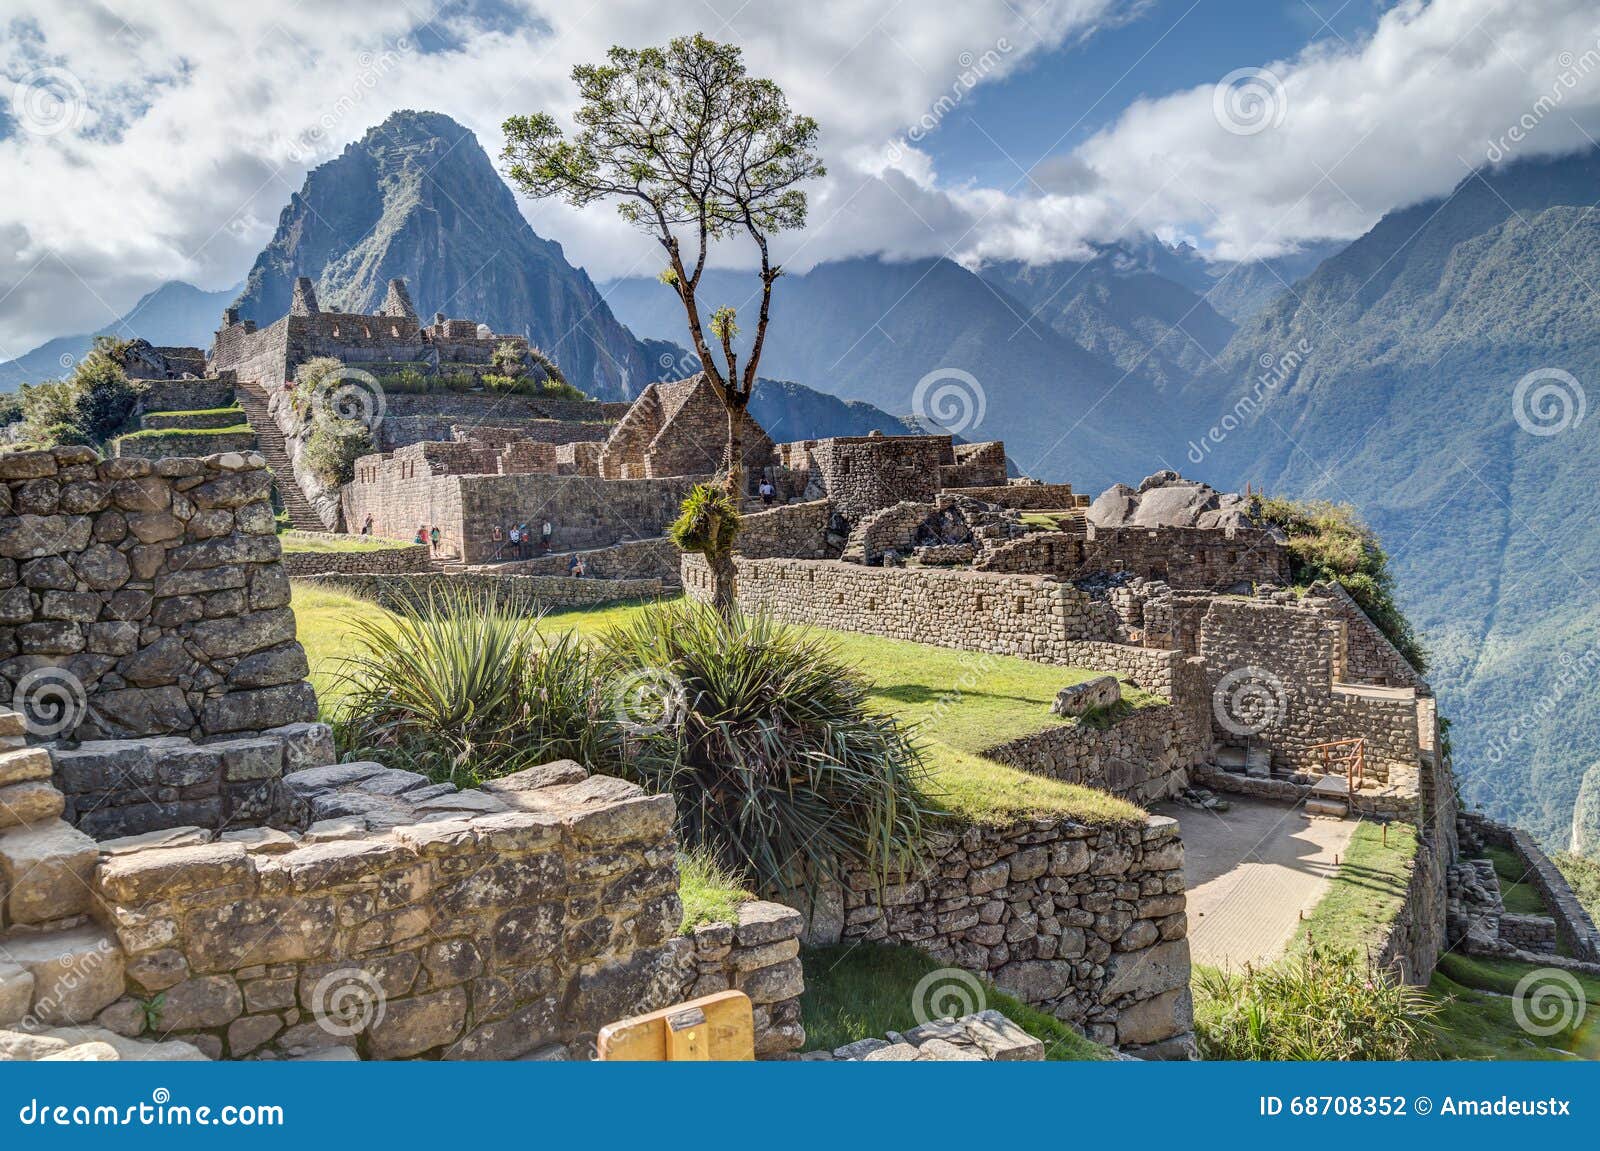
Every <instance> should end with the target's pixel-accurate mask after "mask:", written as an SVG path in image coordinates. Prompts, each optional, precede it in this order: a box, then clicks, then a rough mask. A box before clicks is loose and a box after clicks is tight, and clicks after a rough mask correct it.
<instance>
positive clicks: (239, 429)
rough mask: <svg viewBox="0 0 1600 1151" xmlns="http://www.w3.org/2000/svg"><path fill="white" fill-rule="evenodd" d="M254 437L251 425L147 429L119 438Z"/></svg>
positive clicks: (119, 437)
mask: <svg viewBox="0 0 1600 1151" xmlns="http://www.w3.org/2000/svg"><path fill="white" fill-rule="evenodd" d="M233 435H241V436H252V435H255V432H254V430H253V429H252V428H251V427H250V425H249V424H235V425H233V426H232V427H227V428H145V429H144V430H143V431H138V432H129V433H128V434H127V435H125V436H118V437H117V438H118V439H122V440H153V439H158V438H160V437H163V436H233Z"/></svg>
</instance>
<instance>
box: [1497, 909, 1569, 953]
mask: <svg viewBox="0 0 1600 1151" xmlns="http://www.w3.org/2000/svg"><path fill="white" fill-rule="evenodd" d="M1500 939H1501V941H1502V942H1504V943H1506V944H1509V945H1510V946H1511V947H1513V948H1515V949H1516V950H1518V951H1533V952H1537V953H1538V954H1540V955H1554V954H1555V953H1556V921H1555V920H1554V919H1551V918H1550V917H1549V916H1548V915H1512V914H1510V913H1502V914H1501V916H1500Z"/></svg>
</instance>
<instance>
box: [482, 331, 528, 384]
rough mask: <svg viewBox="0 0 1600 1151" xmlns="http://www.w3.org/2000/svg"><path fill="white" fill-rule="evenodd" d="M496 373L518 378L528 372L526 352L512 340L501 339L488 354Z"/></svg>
mask: <svg viewBox="0 0 1600 1151" xmlns="http://www.w3.org/2000/svg"><path fill="white" fill-rule="evenodd" d="M489 364H490V366H491V367H493V368H494V370H495V372H496V374H498V375H501V376H510V377H511V378H513V379H518V378H520V377H522V376H525V375H527V374H528V356H527V353H526V352H525V351H524V350H523V349H522V347H521V346H520V345H518V344H517V343H516V342H515V341H513V340H501V341H500V343H498V344H496V345H495V349H494V351H493V353H491V354H490V356H489Z"/></svg>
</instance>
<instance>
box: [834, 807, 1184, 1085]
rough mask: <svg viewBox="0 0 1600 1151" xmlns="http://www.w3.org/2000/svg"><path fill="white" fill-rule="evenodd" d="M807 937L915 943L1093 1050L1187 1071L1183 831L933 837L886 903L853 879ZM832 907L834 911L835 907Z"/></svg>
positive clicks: (888, 891) (867, 880)
mask: <svg viewBox="0 0 1600 1151" xmlns="http://www.w3.org/2000/svg"><path fill="white" fill-rule="evenodd" d="M829 898H830V897H829V896H827V895H825V896H824V897H823V898H821V899H819V901H818V906H817V908H816V909H814V910H813V912H812V928H811V937H812V939H813V940H814V941H816V942H829V941H831V937H832V935H833V934H834V927H837V931H838V934H839V935H840V936H842V938H843V939H845V940H860V941H862V942H865V943H908V944H913V945H915V946H917V947H920V948H922V949H923V950H924V951H927V952H928V953H929V954H931V955H933V956H934V957H935V958H936V959H938V960H939V961H940V962H944V963H949V964H952V965H953V966H957V967H962V968H965V969H967V970H969V971H975V972H978V973H979V974H982V975H985V976H987V977H989V978H990V979H992V980H994V982H995V983H996V984H997V985H998V986H999V987H1001V988H1003V989H1004V990H1006V991H1009V992H1010V993H1011V994H1013V995H1015V996H1017V998H1019V999H1021V1000H1023V1001H1024V1002H1026V1003H1031V1004H1033V1005H1035V1006H1037V1007H1040V1008H1043V1009H1044V1010H1047V1011H1049V1012H1050V1013H1051V1014H1053V1015H1055V1016H1056V1017H1058V1018H1060V1019H1064V1020H1066V1021H1067V1022H1069V1023H1071V1024H1073V1025H1074V1026H1076V1027H1078V1028H1080V1029H1081V1030H1082V1031H1083V1032H1084V1033H1085V1034H1086V1035H1088V1037H1089V1038H1091V1039H1093V1040H1095V1041H1097V1042H1100V1043H1106V1044H1115V1045H1117V1046H1119V1047H1125V1048H1127V1049H1129V1050H1131V1051H1134V1052H1137V1053H1141V1054H1144V1055H1145V1056H1146V1057H1148V1058H1192V1057H1193V1053H1194V1037H1193V1014H1194V1012H1193V1002H1192V1000H1191V998H1190V993H1189V942H1188V938H1187V936H1188V920H1187V918H1186V915H1185V911H1184V879H1183V844H1182V842H1181V840H1180V839H1179V836H1178V824H1177V821H1176V820H1174V819H1170V818H1167V817H1164V816H1151V817H1149V818H1148V819H1146V820H1145V822H1144V823H1143V824H1141V825H1137V826H1130V827H1118V828H1093V827H1086V826H1083V825H1081V824H1077V823H1074V822H1072V821H1070V820H1065V819H1058V820H1035V821H1029V822H1025V823H1019V824H1016V825H1013V826H1010V827H1004V828H995V827H977V826H973V827H968V828H966V829H964V830H962V831H960V832H944V833H936V834H935V837H934V840H933V842H932V843H931V844H930V851H929V853H928V856H927V860H926V863H925V864H924V866H923V867H922V868H921V869H920V870H919V871H917V872H916V873H914V874H909V875H903V876H899V877H894V878H892V880H891V882H890V883H889V884H888V885H887V886H886V887H884V888H882V889H881V890H880V889H879V887H878V885H877V883H876V882H874V880H873V879H872V877H871V876H870V875H868V874H866V873H864V872H852V873H850V874H849V875H848V876H847V879H846V882H845V884H844V888H843V891H842V900H840V906H838V908H837V912H836V913H835V915H836V918H835V920H834V923H833V924H832V925H830V924H828V923H827V922H826V920H827V919H828V913H827V912H826V911H825V910H824V908H825V906H826V904H827V903H828V900H829ZM833 898H837V897H833Z"/></svg>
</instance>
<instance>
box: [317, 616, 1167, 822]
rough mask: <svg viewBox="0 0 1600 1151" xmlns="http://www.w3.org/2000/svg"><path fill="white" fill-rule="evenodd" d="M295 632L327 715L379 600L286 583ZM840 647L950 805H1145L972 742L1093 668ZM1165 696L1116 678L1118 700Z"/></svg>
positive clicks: (1043, 703)
mask: <svg viewBox="0 0 1600 1151" xmlns="http://www.w3.org/2000/svg"><path fill="white" fill-rule="evenodd" d="M646 606H647V605H646V604H645V603H644V602H642V601H632V602H628V603H618V604H608V605H606V606H604V607H599V608H590V609H585V610H575V611H561V612H552V613H551V614H550V615H548V616H546V617H545V626H546V628H548V629H570V630H572V631H576V632H578V633H579V634H581V635H586V636H593V635H596V634H598V633H599V632H601V631H604V630H606V629H608V628H611V627H615V626H616V625H618V624H621V623H625V622H627V621H628V620H629V619H632V618H633V617H634V616H636V615H637V614H638V613H639V612H641V611H643V610H644V608H645V607H646ZM294 609H295V613H296V615H297V617H298V618H299V627H300V639H301V643H302V644H303V645H304V646H305V648H306V654H307V656H308V658H309V659H310V660H311V681H312V683H313V684H314V685H315V686H316V688H317V694H318V698H319V699H320V700H321V701H322V711H323V714H324V715H325V716H326V715H327V714H329V712H330V711H331V709H332V708H333V707H334V705H335V704H336V703H337V696H336V694H335V690H334V685H333V677H332V672H333V670H334V660H335V658H336V657H337V656H339V655H341V654H343V653H344V652H345V651H346V650H347V647H348V644H349V642H350V641H349V640H348V638H347V631H348V626H349V624H348V621H349V619H350V618H352V617H353V616H354V615H357V614H360V615H365V616H369V617H372V618H381V617H382V616H384V615H385V614H387V613H385V612H384V611H383V610H382V609H381V608H378V607H377V606H375V605H373V604H371V603H369V602H367V601H365V600H360V599H356V598H355V597H353V596H350V595H348V594H345V593H341V592H335V591H331V590H324V589H321V588H313V587H311V586H309V585H296V587H295V598H294ZM830 635H831V637H832V638H833V639H834V640H835V641H836V642H837V644H838V647H839V651H840V654H841V656H842V657H843V658H844V659H845V660H846V662H848V663H851V664H854V665H855V666H857V667H858V668H860V670H861V671H862V673H863V674H864V675H866V677H867V678H868V680H869V681H870V682H871V684H872V686H871V690H870V691H869V693H868V694H869V698H870V700H871V701H872V702H873V703H874V705H876V706H879V707H881V708H882V709H883V710H884V711H886V712H889V713H892V714H894V715H896V716H898V717H899V718H900V719H901V721H902V722H903V723H905V724H907V725H915V728H916V737H917V739H918V742H919V744H920V745H921V747H922V748H923V752H924V755H925V758H926V762H927V766H928V769H929V774H930V779H929V787H930V791H931V792H932V793H933V797H934V798H935V799H936V800H937V802H938V803H939V804H940V805H941V806H943V807H944V808H946V809H947V810H948V811H949V812H950V813H951V815H952V816H953V817H955V818H957V819H959V820H963V821H968V822H977V823H983V824H988V825H996V826H1003V825H1006V824H1011V823H1016V822H1017V821H1019V820H1022V819H1028V818H1050V817H1058V816H1068V817H1070V818H1073V819H1076V820H1078V821H1080V822H1082V823H1087V824H1091V825H1095V826H1108V825H1112V824H1129V823H1135V822H1140V821H1142V820H1143V819H1144V812H1143V811H1142V810H1141V809H1140V808H1138V807H1137V806H1135V805H1134V804H1131V803H1128V802H1126V801H1124V800H1120V799H1117V798H1116V797H1114V796H1111V795H1108V794H1106V793H1105V792H1103V791H1097V790H1095V789H1094V788H1089V787H1081V786H1079V785H1077V784H1071V783H1062V782H1060V781H1059V780H1052V779H1046V778H1044V777H1042V776H1038V775H1034V774H1032V773H1031V772H1026V771H1021V770H1019V769H1017V768H1013V767H1008V766H1006V765H1005V764H1001V763H997V762H995V761H994V760H990V759H985V758H984V757H983V756H982V755H981V754H980V753H981V752H982V751H983V750H984V749H985V748H989V747H993V746H995V745H996V744H999V743H1004V742H1006V741H1008V740H1011V739H1015V738H1017V737H1019V736H1024V735H1031V734H1034V733H1036V732H1040V731H1044V730H1047V729H1048V728H1051V727H1055V726H1061V725H1065V724H1071V723H1074V722H1077V721H1074V720H1068V719H1062V718H1061V717H1059V716H1054V715H1051V714H1050V710H1049V707H1050V703H1051V702H1052V701H1053V700H1054V699H1055V696H1056V692H1057V691H1059V690H1060V689H1061V688H1062V687H1065V686H1066V685H1067V684H1069V683H1076V682H1079V681H1081V680H1084V679H1088V678H1090V677H1092V676H1094V675H1097V674H1100V673H1097V672H1089V671H1084V670H1082V669H1080V668H1069V667H1055V666H1052V665H1048V664H1038V663H1031V662H1029V661H1028V660H1023V659H1016V658H1013V657H1010V656H994V655H987V654H984V653H981V652H962V651H954V650H951V649H949V648H941V647H932V646H929V645H927V644H917V643H908V642H904V641H901V640H891V639H883V638H880V637H877V636H869V635H861V634H859V633H855V632H831V633H830ZM1164 702H1166V701H1165V700H1163V699H1161V697H1159V696H1154V695H1150V694H1148V693H1146V692H1142V691H1139V690H1138V689H1137V688H1133V687H1131V686H1129V685H1126V684H1125V685H1124V686H1123V702H1122V704H1121V705H1119V708H1129V709H1136V708H1140V707H1148V706H1152V705H1155V704H1160V703H1164Z"/></svg>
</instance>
